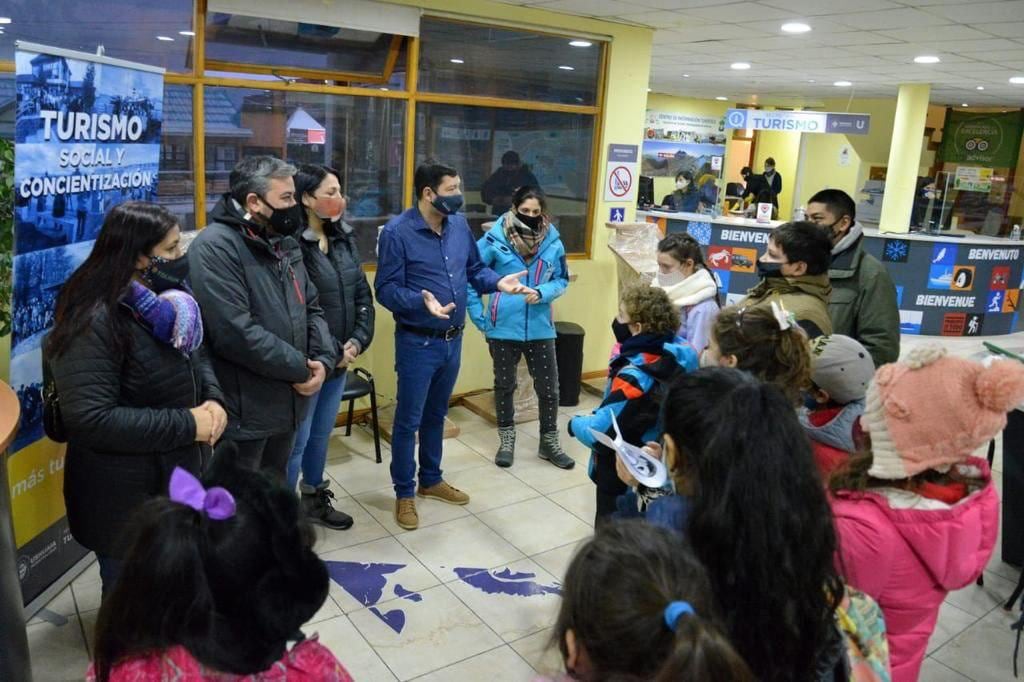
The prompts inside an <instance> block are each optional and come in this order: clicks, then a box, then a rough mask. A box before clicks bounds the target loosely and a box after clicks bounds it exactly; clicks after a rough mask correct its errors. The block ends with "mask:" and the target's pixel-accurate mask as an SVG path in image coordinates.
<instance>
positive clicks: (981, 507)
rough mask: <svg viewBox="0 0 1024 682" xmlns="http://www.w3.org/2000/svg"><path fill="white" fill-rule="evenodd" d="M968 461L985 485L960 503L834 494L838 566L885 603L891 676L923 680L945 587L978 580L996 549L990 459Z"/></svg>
mask: <svg viewBox="0 0 1024 682" xmlns="http://www.w3.org/2000/svg"><path fill="white" fill-rule="evenodd" d="M967 463H968V464H969V465H971V466H972V467H976V468H977V471H979V472H980V476H981V478H982V480H983V481H984V485H983V487H982V488H981V489H980V490H977V491H976V492H974V493H973V494H971V495H970V496H968V497H967V498H965V499H963V500H961V501H960V502H959V503H956V504H954V505H947V504H944V503H941V502H938V501H934V500H925V499H924V498H921V497H918V496H916V495H912V494H909V493H906V492H903V491H899V492H898V493H891V492H889V491H891V489H885V490H884V491H882V490H878V489H875V490H872V491H868V492H861V493H856V492H840V493H837V494H836V496H835V497H834V498H833V500H832V511H833V514H834V516H835V523H836V531H837V534H838V536H839V557H838V562H837V563H838V568H839V571H840V572H841V573H842V574H843V575H844V577H845V578H846V582H847V583H848V584H850V585H852V586H853V587H856V588H857V589H859V590H861V591H863V592H866V593H867V594H868V595H870V596H871V597H873V598H874V599H875V600H876V601H877V602H878V604H879V606H881V607H882V612H883V613H884V615H885V623H886V629H887V631H888V637H889V649H890V652H891V656H892V673H893V675H892V679H893V682H914V681H915V680H917V678H918V673H919V671H920V668H921V662H922V660H923V659H924V656H925V652H926V649H927V646H928V638H929V637H930V636H931V634H932V631H933V630H934V629H935V623H936V621H937V620H938V617H939V607H940V606H941V605H942V602H943V600H944V599H945V597H946V594H947V593H949V592H950V591H951V590H958V589H960V588H962V587H966V586H967V585H970V584H971V583H972V582H974V580H976V579H977V577H978V576H979V575H980V574H981V572H982V571H983V570H984V568H985V566H986V565H987V564H988V560H989V558H990V557H991V556H992V550H993V549H994V547H995V542H996V535H997V533H998V530H999V497H998V495H997V494H996V490H995V487H994V486H993V485H992V479H991V473H990V471H989V468H988V463H987V462H985V461H984V460H982V459H978V458H976V457H972V458H969V459H968V462H967ZM885 493H889V494H885ZM915 498H916V499H915ZM896 500H899V502H897V501H896ZM911 505H912V506H913V508H908V506H911Z"/></svg>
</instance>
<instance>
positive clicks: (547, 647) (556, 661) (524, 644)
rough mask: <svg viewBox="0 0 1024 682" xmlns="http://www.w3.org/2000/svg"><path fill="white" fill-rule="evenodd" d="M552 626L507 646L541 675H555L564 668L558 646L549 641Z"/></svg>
mask: <svg viewBox="0 0 1024 682" xmlns="http://www.w3.org/2000/svg"><path fill="white" fill-rule="evenodd" d="M551 631H552V628H548V629H547V630H541V631H540V632H537V633H534V634H532V635H530V636H528V637H523V638H522V639H520V640H519V641H516V642H512V644H510V645H509V646H511V647H512V648H513V649H515V651H516V653H518V654H519V655H520V656H522V657H523V660H525V661H526V662H527V663H529V664H530V667H532V668H533V669H534V670H536V671H537V672H538V673H540V674H541V675H549V676H555V675H557V674H558V673H561V672H563V671H564V670H565V666H564V665H563V663H562V654H561V652H560V651H559V650H558V646H557V645H555V644H554V643H553V642H552V641H551Z"/></svg>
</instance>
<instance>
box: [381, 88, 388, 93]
mask: <svg viewBox="0 0 1024 682" xmlns="http://www.w3.org/2000/svg"><path fill="white" fill-rule="evenodd" d="M381 90H383V91H384V92H387V91H388V90H390V88H381Z"/></svg>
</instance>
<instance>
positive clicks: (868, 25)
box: [829, 8, 950, 31]
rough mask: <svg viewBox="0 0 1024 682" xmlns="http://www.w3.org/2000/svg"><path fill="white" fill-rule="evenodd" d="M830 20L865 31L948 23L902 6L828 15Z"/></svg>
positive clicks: (947, 20)
mask: <svg viewBox="0 0 1024 682" xmlns="http://www.w3.org/2000/svg"><path fill="white" fill-rule="evenodd" d="M829 19H830V20H832V21H834V22H836V23H839V24H844V25H846V26H851V27H853V28H859V29H863V30H866V31H877V30H881V29H891V28H898V27H905V26H913V27H922V26H938V25H941V24H948V23H950V20H949V19H946V18H944V17H936V16H934V15H931V14H927V13H925V12H922V11H920V10H916V9H910V8H903V9H893V10H886V11H883V12H850V13H848V14H840V15H836V16H833V17H829Z"/></svg>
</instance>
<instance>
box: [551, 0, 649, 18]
mask: <svg viewBox="0 0 1024 682" xmlns="http://www.w3.org/2000/svg"><path fill="white" fill-rule="evenodd" d="M533 6H534V7H536V8H537V9H546V10H551V11H553V12H562V13H565V14H576V15H579V16H589V17H612V16H622V15H628V14H630V13H632V12H645V11H648V10H649V9H650V8H648V7H643V6H641V5H634V4H631V3H628V2H622V1H621V0H552V1H551V2H545V3H543V4H539V5H533Z"/></svg>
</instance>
